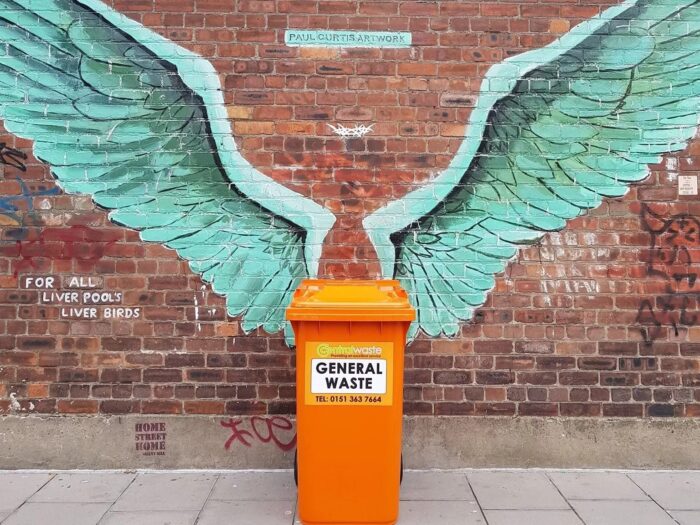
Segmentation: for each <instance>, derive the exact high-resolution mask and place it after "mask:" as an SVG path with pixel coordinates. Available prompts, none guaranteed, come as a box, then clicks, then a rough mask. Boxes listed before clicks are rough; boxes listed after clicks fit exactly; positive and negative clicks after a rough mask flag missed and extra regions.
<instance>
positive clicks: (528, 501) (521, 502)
mask: <svg viewBox="0 0 700 525" xmlns="http://www.w3.org/2000/svg"><path fill="white" fill-rule="evenodd" d="M467 479H469V483H470V484H471V487H472V490H473V491H474V495H475V496H476V499H477V500H478V501H479V505H481V507H482V508H483V509H496V510H498V509H500V510H518V509H538V510H549V509H561V510H570V507H569V505H568V504H567V503H566V500H565V499H564V498H563V497H562V496H561V494H559V491H558V490H557V489H556V487H555V486H554V484H553V483H552V482H551V481H550V480H549V479H548V478H547V476H546V475H545V474H544V473H542V472H509V471H475V472H469V473H467Z"/></svg>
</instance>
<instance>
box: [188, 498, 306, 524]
mask: <svg viewBox="0 0 700 525" xmlns="http://www.w3.org/2000/svg"><path fill="white" fill-rule="evenodd" d="M293 519H294V502H291V501H208V502H207V504H206V505H205V507H204V509H203V510H202V512H201V514H200V515H199V521H197V525H222V524H223V523H235V525H263V524H264V525H291V524H292V522H293Z"/></svg>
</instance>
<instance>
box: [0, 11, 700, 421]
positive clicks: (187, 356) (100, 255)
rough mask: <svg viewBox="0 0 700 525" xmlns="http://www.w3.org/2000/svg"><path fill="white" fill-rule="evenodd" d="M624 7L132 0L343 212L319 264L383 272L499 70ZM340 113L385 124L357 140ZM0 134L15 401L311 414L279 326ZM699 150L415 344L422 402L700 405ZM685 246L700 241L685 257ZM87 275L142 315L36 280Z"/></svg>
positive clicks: (491, 406)
mask: <svg viewBox="0 0 700 525" xmlns="http://www.w3.org/2000/svg"><path fill="white" fill-rule="evenodd" d="M614 3H615V2H613V1H609V2H604V3H602V4H601V5H600V6H599V5H591V3H590V2H571V1H564V0H562V1H560V2H554V1H546V2H545V1H541V2H529V1H528V2H508V3H506V2H462V1H443V2H437V1H432V2H431V1H426V2H411V1H405V2H404V1H366V2H350V1H341V0H327V1H312V0H238V1H235V0H138V1H133V0H128V1H127V0H123V1H114V2H113V5H114V7H115V8H116V9H117V10H119V11H121V12H122V13H125V14H127V15H128V16H130V17H131V18H133V19H135V20H137V21H140V22H142V23H143V24H144V25H146V26H147V27H150V28H153V29H155V30H157V31H158V32H159V33H161V34H163V35H165V36H167V37H168V38H170V39H173V40H175V41H177V42H178V43H179V44H181V45H182V46H184V47H186V48H188V49H191V50H193V51H195V52H196V53H198V54H200V55H201V56H203V57H205V58H207V59H210V60H211V61H212V63H213V64H214V66H215V68H216V70H217V71H218V72H219V74H220V77H221V81H222V84H223V86H224V89H225V100H226V104H227V108H228V112H229V116H230V119H231V125H232V130H233V132H234V134H235V137H236V142H237V144H238V146H239V148H240V149H241V151H242V153H243V155H244V157H245V158H246V159H248V160H249V161H250V162H251V163H252V164H253V165H254V166H256V167H257V168H259V169H260V170H261V171H263V172H264V173H266V174H268V175H270V176H271V177H273V178H274V179H275V180H277V181H279V182H282V183H283V184H285V185H287V186H289V187H290V188H292V189H294V190H296V191H298V192H299V193H302V194H303V195H306V196H308V197H310V198H312V199H314V200H316V201H318V202H322V203H323V204H324V205H325V206H326V207H327V208H329V209H330V210H331V211H333V212H334V213H335V214H337V216H338V217H339V221H338V223H337V225H336V227H335V228H334V230H333V231H332V232H331V235H330V237H329V239H328V241H327V243H326V245H325V247H324V251H323V256H322V269H321V273H322V274H323V275H324V276H327V277H335V278H356V277H371V278H375V277H377V276H378V274H379V273H378V272H379V266H378V264H377V261H376V256H375V253H374V250H373V249H372V247H371V244H370V242H369V239H368V238H367V236H366V234H365V233H364V231H363V230H362V227H361V220H362V218H363V217H364V216H366V215H367V214H368V213H370V212H372V211H374V210H376V209H378V208H379V207H380V206H382V205H383V204H385V203H386V202H389V201H391V200H394V199H396V198H399V197H401V196H403V195H405V194H406V193H407V192H408V191H409V190H411V189H414V188H416V187H419V186H420V185H421V184H423V183H425V182H426V181H428V180H429V179H430V178H431V177H432V176H434V175H435V173H436V172H437V171H439V169H441V168H445V167H446V166H447V164H448V163H449V161H450V159H451V158H452V156H453V155H454V153H455V152H456V150H457V148H458V146H459V144H460V143H461V141H462V137H463V136H464V133H465V124H466V122H467V120H468V118H469V115H470V112H471V109H472V108H473V106H474V103H475V100H476V97H477V94H478V90H479V86H480V83H481V79H482V78H483V76H484V74H485V72H486V71H487V69H488V68H489V66H491V65H492V64H494V63H497V62H500V61H501V60H503V59H505V58H506V57H509V56H512V55H515V54H518V53H522V52H523V51H526V50H528V49H533V48H538V47H541V46H543V45H545V44H547V43H549V42H551V41H552V40H554V39H555V38H556V37H557V36H559V35H560V34H562V33H564V32H566V31H567V30H569V29H570V28H571V27H573V26H574V25H575V24H577V23H579V22H580V21H582V20H584V19H586V18H588V17H591V16H593V15H595V14H597V13H598V12H599V11H600V9H602V8H604V7H607V6H609V5H612V4H614ZM287 28H299V29H311V28H320V29H356V30H377V31H380V30H390V31H410V32H411V33H412V34H413V43H414V45H413V46H412V47H411V48H409V49H344V50H340V49H318V48H314V49H311V48H292V47H286V46H285V45H284V30H285V29H287ZM337 123H345V124H346V125H354V124H358V123H362V124H366V125H369V124H373V130H372V132H371V133H370V134H369V135H367V136H366V137H364V138H360V139H341V138H339V137H337V136H335V135H334V134H333V132H332V130H331V129H330V127H329V124H334V125H335V124H337ZM0 141H2V142H4V143H6V145H7V147H13V148H16V149H17V150H19V151H20V152H23V153H24V154H26V155H27V156H28V157H27V159H21V158H20V157H17V156H16V157H15V158H18V159H20V160H19V162H20V163H21V164H22V165H25V166H26V171H21V170H20V169H18V167H17V166H13V165H12V164H13V162H10V161H8V163H7V164H5V165H4V166H3V171H2V175H1V176H0V199H2V200H1V201H0V202H2V203H3V204H4V207H0V228H1V229H0V381H1V383H0V411H1V412H2V413H11V412H18V413H30V412H31V413H63V414H67V413H98V412H99V413H105V414H116V413H119V414H123V413H174V414H180V413H188V414H254V413H255V414H264V413H270V414H288V413H293V411H294V396H295V386H294V368H293V361H294V354H293V352H291V351H290V350H289V349H288V348H287V347H286V345H285V343H284V340H283V338H282V336H281V335H269V334H266V333H264V332H262V331H261V332H260V333H254V334H243V333H242V330H241V329H240V327H239V324H238V322H237V320H236V319H232V318H228V317H227V316H226V313H225V311H226V308H225V302H224V299H223V298H221V297H219V296H217V295H216V294H214V293H212V292H211V290H210V289H209V287H208V286H206V285H203V284H202V281H201V280H200V279H199V277H198V276H196V275H195V274H193V273H191V272H190V271H189V269H188V265H187V263H185V262H183V261H182V260H180V259H179V258H178V256H177V255H176V254H175V253H174V252H173V251H171V250H168V249H165V248H163V247H161V246H159V245H156V244H149V243H144V242H141V241H140V240H139V237H138V234H137V233H136V232H134V231H131V230H128V229H125V228H122V227H119V226H116V225H114V224H112V223H110V221H109V219H108V217H107V212H106V211H104V210H102V209H99V208H98V207H96V206H95V205H94V204H92V203H91V201H90V199H89V198H88V197H81V196H69V195H65V194H62V193H60V191H58V190H57V189H56V187H55V185H54V182H53V177H52V175H51V174H50V171H49V168H48V167H47V166H46V165H44V164H43V163H41V162H39V161H38V160H37V159H36V158H34V157H33V156H32V153H31V148H32V144H31V143H30V142H28V141H24V140H19V139H15V138H14V137H12V136H11V135H9V134H7V133H4V132H3V133H2V137H1V138H0ZM14 164H16V163H14ZM699 167H700V142H697V141H696V142H694V143H692V144H691V145H690V147H689V148H688V149H687V150H685V151H684V152H682V153H680V154H678V155H673V156H669V158H668V159H667V160H666V162H665V163H664V164H663V165H659V166H655V167H654V169H653V170H652V175H651V176H650V178H649V179H648V180H647V181H646V182H644V183H642V184H640V185H638V186H636V187H634V188H633V189H632V191H630V193H629V194H628V195H627V196H626V197H624V198H621V199H614V200H613V199H610V200H607V201H605V202H604V204H603V205H602V206H601V207H600V208H598V209H597V210H594V211H592V212H590V213H588V214H586V215H585V216H584V217H582V218H579V219H576V220H573V221H571V222H570V223H569V225H568V226H567V228H566V229H565V230H563V231H561V232H559V233H552V234H549V235H547V236H546V237H545V238H544V239H543V241H542V242H541V243H540V244H539V245H538V246H535V247H531V248H528V249H524V250H522V251H521V253H520V255H519V257H518V259H517V261H515V262H513V263H512V264H511V265H510V266H509V267H508V269H507V271H506V273H505V275H503V276H501V277H500V278H499V279H498V281H497V285H496V288H495V290H494V291H493V292H492V293H491V294H490V295H489V297H488V300H487V303H486V304H485V305H484V307H483V308H481V309H480V310H478V312H477V314H476V316H475V319H474V320H473V321H471V322H469V323H465V324H464V326H463V329H462V332H461V335H460V337H459V338H456V339H444V338H442V339H441V338H428V337H423V336H422V337H420V338H419V339H418V340H416V341H415V342H413V343H412V344H411V345H410V346H409V347H408V349H407V361H406V365H407V369H406V373H405V383H406V389H405V398H406V403H405V410H406V413H407V414H423V415H449V414H460V415H462V414H463V415H472V414H477V415H514V414H517V415H544V416H639V417H641V416H700V389H698V386H699V385H700V359H699V356H700V328H698V327H696V326H695V325H696V323H697V320H698V318H697V315H698V308H697V297H698V290H699V289H700V288H698V287H700V284H698V285H696V282H695V277H694V276H695V273H696V272H697V271H698V270H700V253H699V252H698V249H699V248H700V239H699V238H698V235H699V233H698V226H699V223H698V222H697V221H698V218H699V217H700V203H698V200H697V197H678V192H677V183H676V177H677V175H678V174H686V175H696V174H697V172H698V168H699ZM654 232H656V233H654ZM679 250H681V251H682V253H683V254H687V255H684V257H685V258H678V257H676V258H675V261H676V262H675V263H674V264H669V263H668V262H667V261H668V260H669V259H668V258H666V259H664V256H665V254H666V255H668V253H672V254H676V255H677V254H678V253H679ZM71 275H81V276H92V277H94V278H96V279H97V278H101V279H103V282H102V286H101V288H100V290H102V291H104V292H112V293H122V294H123V297H121V301H120V302H121V305H119V306H122V307H131V308H140V310H139V317H138V319H135V320H133V319H132V320H128V319H121V320H118V321H117V320H107V319H99V320H70V319H67V318H65V315H62V313H61V311H60V308H62V307H64V308H65V307H66V306H65V305H64V306H62V307H61V306H56V305H55V304H44V303H43V302H42V301H41V299H42V298H41V297H40V294H41V293H42V291H41V290H37V289H33V288H32V287H31V286H30V287H25V286H23V281H22V279H23V278H26V277H27V276H34V277H36V276H55V277H56V278H57V279H61V278H65V277H66V276H71ZM674 275H675V277H674ZM79 293H80V294H82V293H83V290H80V291H79ZM81 297H82V295H81ZM80 306H81V307H82V306H83V305H80ZM17 403H19V408H18V405H17Z"/></svg>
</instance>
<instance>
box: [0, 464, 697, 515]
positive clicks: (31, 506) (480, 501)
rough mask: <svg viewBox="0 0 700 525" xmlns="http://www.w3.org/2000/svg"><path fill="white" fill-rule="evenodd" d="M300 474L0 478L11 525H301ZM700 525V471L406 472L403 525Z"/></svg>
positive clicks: (0, 505)
mask: <svg viewBox="0 0 700 525" xmlns="http://www.w3.org/2000/svg"><path fill="white" fill-rule="evenodd" d="M292 478H293V476H292V473H291V472H288V471H274V472H261V471H254V472H235V471H156V472H151V471H149V472H115V471H107V472H100V471H92V472H87V471H70V472H40V471H17V472H8V471H4V472H0V523H2V525H38V524H44V523H46V524H50V525H97V524H99V525H166V524H167V525H194V524H197V525H224V524H233V525H292V524H294V523H298V522H295V517H294V512H295V499H296V489H295V487H294V481H293V479H292ZM433 524H435V525H472V524H484V525H486V524H488V525H574V524H576V525H581V524H586V525H627V524H630V525H666V524H668V525H672V524H677V525H678V524H680V525H700V471H694V472H688V471H685V472H667V471H626V472H623V471H573V470H460V471H407V472H406V473H405V477H404V483H403V486H402V489H401V518H400V520H399V525H433Z"/></svg>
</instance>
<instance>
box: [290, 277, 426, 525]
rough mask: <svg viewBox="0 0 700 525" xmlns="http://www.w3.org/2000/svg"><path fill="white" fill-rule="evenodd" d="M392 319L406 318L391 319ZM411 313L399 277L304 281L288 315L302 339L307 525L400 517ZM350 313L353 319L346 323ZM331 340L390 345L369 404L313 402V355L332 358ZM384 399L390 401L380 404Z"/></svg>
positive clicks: (300, 404) (302, 514) (301, 442)
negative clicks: (381, 384) (382, 379)
mask: <svg viewBox="0 0 700 525" xmlns="http://www.w3.org/2000/svg"><path fill="white" fill-rule="evenodd" d="M372 287H374V290H372ZM336 292H337V293H336ZM372 301H376V302H374V303H373V302H372ZM382 311H383V312H385V313H386V314H387V315H386V316H385V317H384V318H382V317H381V312H382ZM319 314H325V316H326V317H323V318H319ZM361 315H365V316H366V318H365V319H364V320H360V319H359V317H360V316H361ZM391 316H395V317H397V318H399V319H400V320H391V319H389V320H386V318H387V317H389V318H391ZM413 316H414V311H413V309H412V308H411V307H410V305H409V304H408V300H407V299H406V294H405V292H404V291H403V290H402V289H401V288H400V287H399V285H398V283H397V282H396V281H362V282H360V283H359V284H357V282H350V283H342V282H334V281H305V282H304V283H302V286H301V288H300V290H299V291H298V292H297V294H296V295H295V299H294V301H293V302H292V306H291V307H290V309H289V310H288V318H289V319H291V320H292V326H293V327H294V332H295V336H296V353H297V356H296V357H297V458H298V482H299V487H298V491H299V493H298V515H299V519H300V520H301V522H302V523H303V524H304V525H351V524H352V525H355V524H366V525H380V524H381V525H391V524H394V523H396V521H397V520H398V513H399V479H400V473H401V427H402V412H403V410H402V408H403V368H404V347H405V341H406V332H407V330H408V326H409V324H410V321H411V320H412V319H413ZM344 317H345V318H347V317H351V319H348V320H346V321H341V319H343V318H344ZM326 343H328V345H330V346H331V347H333V345H336V346H335V347H338V348H341V349H342V348H358V347H359V348H375V349H378V350H377V351H381V352H387V349H391V352H390V355H387V356H383V355H381V354H379V357H382V358H384V357H388V358H387V359H386V361H385V363H387V365H388V366H390V367H391V374H389V376H390V379H389V380H388V381H387V385H386V389H387V390H388V391H387V392H386V394H385V395H384V396H369V397H368V398H363V399H369V400H370V402H369V403H365V402H362V401H361V402H360V403H358V404H347V403H336V404H334V403H325V402H324V403H320V404H319V403H316V402H314V403H309V402H308V401H309V399H310V397H309V396H310V395H311V396H312V398H315V396H314V395H313V394H312V393H311V392H310V384H309V383H310V379H309V376H310V375H311V371H310V365H309V364H310V363H311V362H312V359H311V358H313V357H318V356H315V355H308V353H309V352H319V355H321V356H322V357H327V353H328V350H327V347H328V345H327V344H326ZM343 344H345V346H344V347H343V346H342V345H343ZM387 353H388V352H387ZM330 357H331V358H334V357H338V358H342V357H343V356H334V355H332V354H331V355H330ZM374 357H377V356H370V357H368V358H367V359H371V358H374ZM349 359H352V360H355V361H361V359H362V358H357V359H356V358H355V357H354V356H353V357H352V358H349ZM367 362H369V361H367ZM325 397H326V400H331V398H332V396H325ZM380 398H381V399H383V400H389V401H388V404H387V403H380V402H377V401H376V400H377V399H380ZM346 400H350V398H349V397H348V398H347V399H346Z"/></svg>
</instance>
